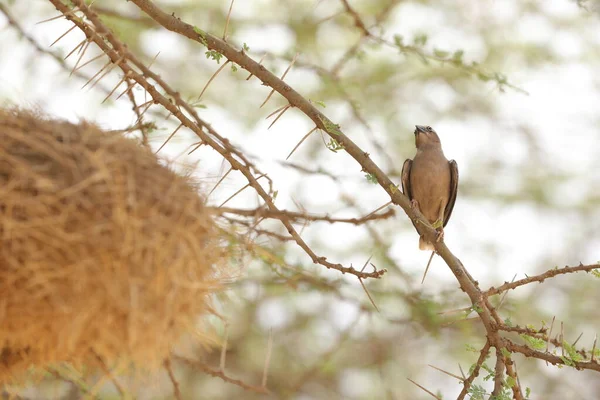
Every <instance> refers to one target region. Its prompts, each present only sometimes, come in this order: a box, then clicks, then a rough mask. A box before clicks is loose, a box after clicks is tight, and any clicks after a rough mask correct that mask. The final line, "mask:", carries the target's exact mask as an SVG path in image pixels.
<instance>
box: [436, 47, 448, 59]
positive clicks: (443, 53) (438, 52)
mask: <svg viewBox="0 0 600 400" xmlns="http://www.w3.org/2000/svg"><path fill="white" fill-rule="evenodd" d="M433 54H434V55H435V56H436V57H439V58H446V57H448V56H449V55H450V52H448V51H444V50H439V49H433Z"/></svg>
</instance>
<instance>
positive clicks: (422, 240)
mask: <svg viewBox="0 0 600 400" xmlns="http://www.w3.org/2000/svg"><path fill="white" fill-rule="evenodd" d="M419 250H429V251H433V250H435V248H434V247H433V244H431V243H429V242H428V241H426V240H425V238H423V236H421V237H419Z"/></svg>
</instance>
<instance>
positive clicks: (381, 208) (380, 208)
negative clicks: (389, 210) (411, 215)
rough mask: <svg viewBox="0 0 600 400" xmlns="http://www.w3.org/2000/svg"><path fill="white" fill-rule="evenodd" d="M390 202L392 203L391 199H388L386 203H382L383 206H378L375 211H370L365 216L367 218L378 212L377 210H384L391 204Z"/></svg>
mask: <svg viewBox="0 0 600 400" xmlns="http://www.w3.org/2000/svg"><path fill="white" fill-rule="evenodd" d="M390 204H392V202H391V201H388V202H387V203H385V204H384V205H382V206H381V207H378V208H376V209H375V210H374V211H371V212H370V213H368V214H367V215H366V216H365V217H364V218H365V219H369V218H370V217H371V216H372V215H374V214H376V213H377V212H379V211H381V210H383V209H384V208H386V207H387V206H389V205H390Z"/></svg>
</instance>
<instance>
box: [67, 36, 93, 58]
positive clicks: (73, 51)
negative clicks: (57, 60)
mask: <svg viewBox="0 0 600 400" xmlns="http://www.w3.org/2000/svg"><path fill="white" fill-rule="evenodd" d="M85 42H87V38H86V39H83V40H82V41H81V42H79V44H78V45H77V46H75V47H74V48H73V50H71V52H70V53H69V54H67V55H66V56H65V58H63V60H66V59H67V58H69V57H71V55H72V54H73V53H75V52H76V51H77V49H79V48H81V47H82V46H83V45H84V44H85Z"/></svg>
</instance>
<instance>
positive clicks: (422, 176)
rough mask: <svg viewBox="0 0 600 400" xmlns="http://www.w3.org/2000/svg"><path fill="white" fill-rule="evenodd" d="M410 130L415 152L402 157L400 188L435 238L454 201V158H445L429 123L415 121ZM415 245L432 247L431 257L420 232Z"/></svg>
mask: <svg viewBox="0 0 600 400" xmlns="http://www.w3.org/2000/svg"><path fill="white" fill-rule="evenodd" d="M414 133H415V145H416V147H417V154H416V155H415V157H414V159H412V160H411V159H407V160H406V161H404V165H403V166H402V192H403V193H404V195H405V196H407V197H408V198H409V200H410V204H411V207H412V208H413V209H416V210H419V211H420V212H421V213H422V214H423V216H424V217H425V218H426V219H427V221H429V223H430V224H432V226H433V227H434V228H435V229H436V230H437V231H438V236H437V241H438V242H439V241H440V240H442V239H443V237H444V227H445V226H446V224H448V220H449V219H450V215H452V210H453V209H454V203H455V202H456V195H457V193H458V166H457V164H456V161H454V160H450V161H448V160H447V159H446V156H444V152H443V150H442V144H441V142H440V138H439V136H438V134H437V133H436V132H435V130H433V128H432V127H430V126H424V125H415V132H414ZM413 225H414V222H413ZM415 227H416V225H415ZM419 249H420V250H432V251H433V253H432V254H431V258H433V254H434V252H435V249H434V246H433V243H431V242H428V241H427V240H426V239H425V238H424V237H423V236H422V235H421V236H420V237H419ZM431 258H430V259H429V260H430V262H431ZM428 266H429V264H428ZM423 279H424V278H423Z"/></svg>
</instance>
